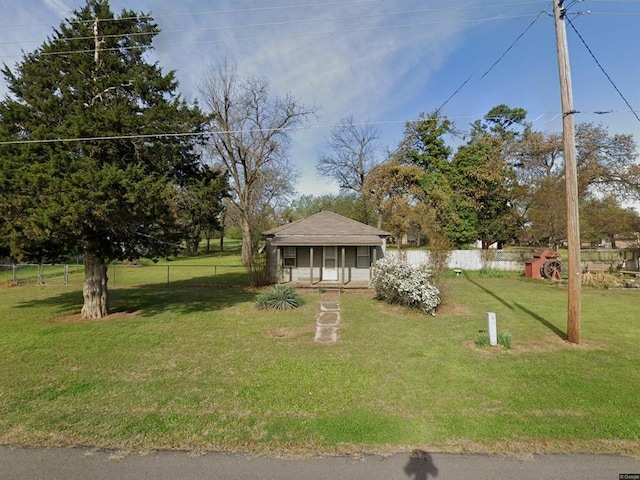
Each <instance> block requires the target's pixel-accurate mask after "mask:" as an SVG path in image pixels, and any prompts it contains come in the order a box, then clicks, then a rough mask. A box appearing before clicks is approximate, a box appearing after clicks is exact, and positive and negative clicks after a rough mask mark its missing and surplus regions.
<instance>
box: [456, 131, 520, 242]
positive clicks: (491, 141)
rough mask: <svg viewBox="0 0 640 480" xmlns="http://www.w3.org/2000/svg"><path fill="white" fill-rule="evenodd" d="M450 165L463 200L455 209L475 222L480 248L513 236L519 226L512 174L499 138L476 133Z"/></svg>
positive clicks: (468, 220)
mask: <svg viewBox="0 0 640 480" xmlns="http://www.w3.org/2000/svg"><path fill="white" fill-rule="evenodd" d="M452 167H453V170H454V171H455V176H454V180H453V182H452V183H453V185H454V189H455V190H456V191H457V192H458V194H459V195H461V196H462V197H463V198H464V199H465V200H466V202H465V203H463V205H462V207H463V208H458V211H459V212H463V213H467V216H466V217H464V216H462V215H461V217H462V218H465V219H466V220H467V222H468V223H470V224H475V231H476V234H477V237H476V238H478V239H480V240H481V241H482V248H483V249H487V248H489V245H491V244H492V243H494V242H499V243H503V242H507V241H509V240H511V239H512V238H514V236H515V235H516V231H517V229H518V223H517V215H516V211H515V208H514V201H513V192H514V185H515V177H514V175H513V171H512V169H511V168H510V167H509V166H508V165H507V164H506V162H505V161H504V157H503V155H502V143H501V142H500V139H499V138H497V137H494V136H492V135H486V136H482V137H480V136H479V137H476V138H475V139H474V140H472V142H471V143H469V144H468V145H465V146H462V147H460V149H458V151H457V152H456V155H455V156H454V158H453V162H452ZM464 207H466V208H464ZM470 213H472V217H469V216H468V215H469V214H470Z"/></svg>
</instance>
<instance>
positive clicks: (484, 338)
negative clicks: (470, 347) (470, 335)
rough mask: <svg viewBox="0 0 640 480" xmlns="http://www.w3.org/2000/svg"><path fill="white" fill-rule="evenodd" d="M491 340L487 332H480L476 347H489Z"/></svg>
mask: <svg viewBox="0 0 640 480" xmlns="http://www.w3.org/2000/svg"><path fill="white" fill-rule="evenodd" d="M490 341H491V339H490V338H489V334H488V333H487V332H486V331H485V330H480V331H479V332H478V336H477V337H476V345H477V346H479V347H488V346H489V343H490Z"/></svg>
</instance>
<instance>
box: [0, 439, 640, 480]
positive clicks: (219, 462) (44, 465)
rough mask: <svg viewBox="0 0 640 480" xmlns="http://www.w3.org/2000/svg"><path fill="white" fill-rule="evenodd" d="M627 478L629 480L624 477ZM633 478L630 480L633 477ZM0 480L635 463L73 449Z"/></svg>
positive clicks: (32, 453)
mask: <svg viewBox="0 0 640 480" xmlns="http://www.w3.org/2000/svg"><path fill="white" fill-rule="evenodd" d="M624 474H629V475H626V476H625V475H624ZM633 474H636V475H633ZM0 479H2V480H40V479H42V480H45V479H46V480H90V479H104V480H110V479H114V480H115V479H118V480H128V479H135V480H147V479H148V480H152V479H153V480H165V479H166V480H169V479H171V480H173V479H189V480H248V479H264V480H316V479H345V480H347V479H348V480H365V479H366V480H383V479H384V480H394V479H398V480H407V479H409V480H429V479H438V480H449V479H452V480H453V479H455V480H464V479H474V480H475V479H478V480H483V479H487V480H489V479H490V480H501V479H505V480H507V479H508V480H534V479H535V480H558V479H562V480H574V479H575V480H590V479H612V480H613V479H617V480H619V479H624V480H640V459H637V458H630V457H624V456H616V455H583V454H580V455H577V454H571V455H535V456H533V457H531V458H529V459H524V460H523V459H518V458H515V457H508V456H504V457H503V456H489V455H452V454H441V453H433V454H430V453H426V452H419V454H418V455H416V454H399V455H393V456H389V457H381V456H376V455H363V456H358V457H354V456H350V457H318V458H307V459H287V458H272V457H262V456H248V455H243V454H236V453H209V454H205V455H200V456H197V455H193V454H190V453H187V452H154V453H149V454H145V455H141V454H120V453H118V452H109V451H94V450H88V449H79V448H51V449H44V448H37V449H23V448H11V447H1V446H0Z"/></svg>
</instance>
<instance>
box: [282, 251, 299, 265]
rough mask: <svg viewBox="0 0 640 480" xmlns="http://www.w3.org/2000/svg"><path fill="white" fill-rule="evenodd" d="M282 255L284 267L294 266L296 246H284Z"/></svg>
mask: <svg viewBox="0 0 640 480" xmlns="http://www.w3.org/2000/svg"><path fill="white" fill-rule="evenodd" d="M283 257H284V266H285V267H295V266H296V247H284V252H283Z"/></svg>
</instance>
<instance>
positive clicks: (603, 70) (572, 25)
mask: <svg viewBox="0 0 640 480" xmlns="http://www.w3.org/2000/svg"><path fill="white" fill-rule="evenodd" d="M565 18H566V20H567V22H568V23H569V25H571V28H572V29H573V31H574V32H575V33H576V35H577V36H578V38H579V39H580V41H581V42H582V44H583V45H584V46H585V48H586V49H587V51H588V52H589V55H591V58H593V60H594V61H595V62H596V65H598V67H599V68H600V70H601V71H602V73H604V76H605V77H607V80H609V83H611V85H613V88H614V89H615V90H616V92H618V95H620V98H622V100H623V101H624V103H625V104H626V105H627V107H629V109H630V110H631V112H633V116H634V117H636V120H638V122H640V116H638V114H637V113H636V112H635V111H634V110H633V107H632V106H631V104H630V103H629V101H628V100H627V99H626V98H625V96H624V95H623V94H622V92H621V91H620V89H619V88H618V86H617V85H616V84H615V82H614V81H613V79H612V78H611V77H610V76H609V74H608V73H607V72H606V70H605V69H604V67H603V66H602V65H601V64H600V62H599V61H598V59H597V58H596V56H595V55H594V53H593V51H592V50H591V48H589V45H587V42H586V41H585V40H584V38H582V35H580V32H578V30H577V29H576V27H575V25H574V24H573V22H572V21H571V19H570V18H569V17H568V16H566V17H565Z"/></svg>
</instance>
